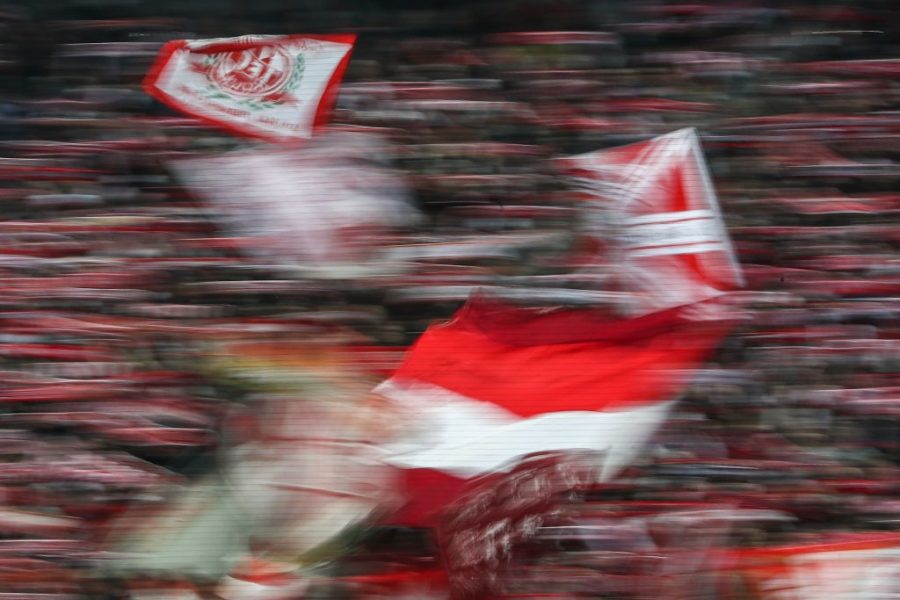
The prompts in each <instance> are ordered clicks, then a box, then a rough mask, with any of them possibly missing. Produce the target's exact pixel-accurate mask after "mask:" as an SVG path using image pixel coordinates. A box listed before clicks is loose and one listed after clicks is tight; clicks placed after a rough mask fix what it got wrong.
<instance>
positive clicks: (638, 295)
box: [564, 129, 743, 314]
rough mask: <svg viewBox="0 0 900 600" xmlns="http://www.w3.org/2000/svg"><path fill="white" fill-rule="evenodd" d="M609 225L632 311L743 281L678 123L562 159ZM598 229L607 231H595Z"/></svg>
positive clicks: (689, 137) (689, 133) (701, 165)
mask: <svg viewBox="0 0 900 600" xmlns="http://www.w3.org/2000/svg"><path fill="white" fill-rule="evenodd" d="M564 164H565V165H566V167H567V169H569V170H570V171H571V172H573V173H575V174H577V175H578V176H579V177H580V179H581V181H582V183H584V184H586V185H587V187H588V189H589V190H590V191H591V192H593V193H592V201H593V202H592V204H593V205H594V206H592V208H600V207H602V209H603V210H604V211H605V214H606V215H608V216H610V217H611V218H612V220H613V223H614V226H615V227H616V230H617V233H616V235H615V238H616V243H615V244H614V248H615V249H614V251H613V254H612V255H611V256H609V257H607V258H608V259H609V260H610V261H611V262H612V264H613V268H614V269H615V270H616V273H617V276H618V279H619V281H620V283H621V285H622V286H623V287H624V288H625V289H626V290H627V291H629V292H632V293H634V295H635V296H634V301H633V303H632V307H631V309H632V312H633V314H645V313H649V312H652V311H656V310H664V309H668V308H672V307H675V306H681V305H686V304H690V303H693V302H700V301H703V300H706V299H709V298H714V297H716V296H719V295H721V294H723V293H725V292H727V291H730V290H733V289H736V288H740V287H742V286H743V278H742V275H741V272H740V267H739V265H738V262H737V259H736V258H735V254H734V250H733V248H732V246H731V242H730V240H729V237H728V233H727V230H726V228H725V225H724V222H723V220H722V216H721V213H720V211H719V206H718V201H717V200H716V194H715V190H714V189H713V186H712V182H711V181H710V177H709V173H708V171H707V167H706V162H705V161H704V158H703V154H702V151H701V148H700V142H699V140H698V138H697V134H696V132H695V130H693V129H682V130H679V131H675V132H673V133H670V134H667V135H664V136H660V137H657V138H654V139H651V140H648V141H645V142H640V143H636V144H630V145H627V146H622V147H617V148H612V149H608V150H600V151H597V152H591V153H589V154H582V155H578V156H574V157H570V158H568V159H565V161H564ZM601 235H608V231H606V230H604V231H602V233H601Z"/></svg>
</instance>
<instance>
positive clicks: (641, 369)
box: [377, 298, 729, 518]
mask: <svg viewBox="0 0 900 600" xmlns="http://www.w3.org/2000/svg"><path fill="white" fill-rule="evenodd" d="M728 329H729V326H728V325H727V324H726V322H725V321H722V320H718V321H710V320H703V321H697V320H692V314H691V311H690V310H689V308H675V309H671V310H668V311H661V312H657V313H654V314H652V315H646V316H642V317H638V318H632V319H624V320H622V319H614V318H611V317H609V316H607V315H605V314H604V313H602V312H600V311H598V310H594V309H589V310H584V309H559V310H554V311H550V312H546V311H543V310H538V309H530V308H518V307H513V306H510V305H506V304H502V303H499V302H497V301H493V300H490V301H489V300H484V299H478V298H475V299H473V300H471V301H470V302H469V303H468V304H467V305H466V306H465V307H464V308H463V309H461V310H460V312H459V313H457V315H456V316H455V317H454V318H453V320H452V321H450V322H449V323H446V324H440V325H435V326H432V327H431V328H429V329H428V331H426V332H425V333H424V334H423V335H422V337H421V338H420V339H419V340H418V342H416V344H415V345H414V346H413V347H412V349H411V350H410V352H409V354H408V355H407V357H406V360H405V361H404V362H403V364H402V365H401V366H400V367H399V368H398V369H397V371H396V372H395V373H394V375H393V376H392V377H391V378H390V379H389V380H388V381H387V382H385V383H383V384H382V385H381V386H379V388H378V389H377V391H378V392H379V393H381V394H382V395H385V396H387V397H389V398H390V399H391V400H393V401H394V402H396V403H398V404H399V405H400V407H402V409H403V410H405V411H406V412H407V413H408V414H410V415H411V416H412V419H411V420H412V421H413V422H414V423H416V424H417V432H416V433H417V435H410V436H407V437H406V438H405V439H404V440H403V443H402V444H396V445H395V446H393V447H392V448H390V455H389V457H388V462H390V463H391V464H393V465H395V466H397V467H401V468H402V469H403V470H405V471H406V473H407V475H409V476H410V477H411V478H413V479H417V480H421V481H423V482H424V481H427V480H433V481H440V482H441V485H445V484H447V483H448V482H449V481H450V480H456V481H467V480H471V479H473V478H476V477H480V476H483V475H485V474H487V473H492V472H496V471H498V470H503V469H506V468H508V467H509V465H511V464H513V463H514V461H515V460H516V459H518V458H520V457H524V456H528V455H534V454H539V453H546V452H554V451H557V452H558V451H593V452H597V453H602V454H603V458H604V459H603V465H602V472H601V474H600V476H601V479H603V480H607V479H609V478H611V477H613V476H614V475H615V474H616V473H618V472H619V471H620V470H621V469H622V468H623V467H624V466H626V465H627V464H628V463H630V462H631V461H632V460H634V459H635V457H636V455H637V454H638V452H639V451H640V450H641V448H642V447H643V445H644V443H645V441H646V440H647V438H648V437H649V436H650V435H651V434H652V433H653V432H654V431H655V429H656V428H657V426H658V425H659V424H660V423H661V422H662V421H663V420H664V419H665V418H666V415H667V414H668V412H669V410H670V408H671V406H672V404H673V403H674V401H675V400H676V398H677V397H678V396H679V394H681V393H682V392H683V391H684V389H685V386H686V385H687V383H688V377H689V376H690V373H691V371H692V370H693V369H695V368H697V367H698V366H699V365H700V364H702V362H703V361H704V360H705V359H706V358H707V356H708V355H709V354H710V353H711V351H713V350H714V349H715V347H716V346H717V344H718V342H719V341H720V339H721V338H722V337H723V336H724V335H725V333H726V332H727V331H728ZM423 487H425V486H423ZM413 500H414V501H416V502H419V503H420V505H419V506H417V507H416V509H415V510H414V511H413V512H414V513H415V514H416V515H417V517H416V518H418V517H419V516H424V515H427V514H428V513H429V512H431V511H438V510H440V508H441V507H440V505H441V504H442V503H443V502H445V501H447V500H449V498H448V497H447V496H446V494H444V493H443V492H442V495H440V496H437V497H425V496H420V497H418V498H413ZM423 503H424V504H423Z"/></svg>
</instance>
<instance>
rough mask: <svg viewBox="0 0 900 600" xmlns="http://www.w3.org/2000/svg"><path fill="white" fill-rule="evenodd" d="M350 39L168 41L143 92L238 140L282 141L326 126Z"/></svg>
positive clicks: (352, 38)
mask: <svg viewBox="0 0 900 600" xmlns="http://www.w3.org/2000/svg"><path fill="white" fill-rule="evenodd" d="M355 41H356V36H355V35H349V34H347V35H343V34H342V35H286V36H262V35H251V36H242V37H236V38H219V39H210V40H175V41H172V42H169V43H167V44H166V45H165V46H163V49H162V51H161V53H160V56H159V58H158V59H157V62H156V64H155V65H154V66H153V68H152V69H151V70H150V73H149V74H148V75H147V78H146V79H145V81H144V89H145V90H146V91H147V93H148V94H150V95H151V96H153V97H155V98H156V99H158V100H160V101H161V102H164V103H166V104H168V105H169V106H171V107H173V108H175V109H176V110H180V111H182V112H185V113H187V114H189V115H192V116H194V117H197V118H199V119H202V120H204V121H208V122H210V123H212V124H214V125H217V126H219V127H223V128H225V129H228V130H229V131H232V132H235V133H237V134H239V135H246V136H250V137H258V138H263V139H266V140H269V141H276V142H288V141H292V140H297V139H304V138H308V137H311V136H312V134H313V131H314V129H315V128H317V127H318V126H320V125H323V124H325V123H327V121H328V119H329V117H330V111H331V108H332V107H333V106H334V102H335V100H336V98H337V89H338V85H339V84H340V81H341V78H342V77H343V75H344V71H345V70H346V68H347V63H348V62H349V60H350V53H351V51H352V50H353V45H354V43H355Z"/></svg>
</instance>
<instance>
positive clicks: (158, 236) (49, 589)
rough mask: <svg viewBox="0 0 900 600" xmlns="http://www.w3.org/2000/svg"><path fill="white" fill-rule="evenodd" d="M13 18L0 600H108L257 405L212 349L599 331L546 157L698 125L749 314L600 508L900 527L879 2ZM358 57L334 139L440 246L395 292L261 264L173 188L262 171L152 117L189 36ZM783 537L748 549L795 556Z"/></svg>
mask: <svg viewBox="0 0 900 600" xmlns="http://www.w3.org/2000/svg"><path fill="white" fill-rule="evenodd" d="M22 4H23V5H21V6H8V7H7V9H5V10H4V11H2V13H0V18H2V21H0V90H2V91H0V197H2V202H3V207H4V211H3V215H2V216H0V282H2V284H0V381H2V384H0V402H2V405H0V408H2V410H0V592H2V593H0V598H2V597H3V596H4V594H5V593H6V592H9V593H13V592H15V593H20V594H38V593H41V594H57V595H59V597H73V598H82V597H85V598H86V597H99V596H94V595H92V594H100V592H97V591H91V590H92V589H93V588H91V585H94V584H95V583H96V582H94V581H93V580H92V579H91V577H89V576H88V575H87V573H89V572H90V567H91V566H92V565H93V564H94V562H95V561H96V560H97V558H98V557H99V556H100V552H101V551H102V549H103V539H104V535H105V531H106V529H105V527H106V524H107V523H109V522H110V520H111V519H113V518H114V517H115V516H116V515H117V514H119V513H120V512H121V511H123V510H124V509H125V508H126V507H128V506H134V504H135V503H147V504H148V505H152V504H153V503H155V502H158V501H159V498H161V497H162V494H163V491H164V490H165V489H166V487H167V486H171V485H177V483H178V482H179V481H184V480H185V479H190V478H192V477H196V476H198V475H199V474H202V473H204V472H206V471H208V470H210V469H213V468H215V460H214V458H212V457H213V456H214V454H215V449H216V448H217V446H218V445H219V444H221V443H222V439H221V435H220V432H221V431H222V419H223V417H224V416H225V415H226V414H227V408H228V405H229V403H230V402H232V401H234V400H235V399H234V398H233V397H231V396H230V395H229V388H227V386H223V385H219V382H217V381H215V380H211V379H210V378H209V377H208V376H207V375H206V374H205V372H204V369H203V368H202V364H201V361H200V354H201V352H200V349H201V348H202V347H203V345H204V344H205V343H208V342H209V341H210V340H219V339H232V338H240V337H245V336H247V335H248V332H251V333H252V334H253V335H256V334H257V333H261V334H263V335H272V336H277V337H285V338H290V337H293V338H296V337H302V336H316V335H320V334H321V332H323V331H326V330H327V331H328V332H333V331H334V330H335V329H341V330H342V331H343V330H352V331H353V332H354V333H353V335H354V338H353V339H354V340H355V341H356V342H358V343H359V344H360V345H361V346H365V347H366V348H368V349H369V351H368V352H367V353H366V354H365V356H367V357H369V358H367V359H366V361H365V365H366V366H367V367H369V368H371V369H372V370H374V371H376V372H381V373H384V372H387V371H388V370H389V369H390V365H391V364H392V361H395V360H396V356H397V353H398V352H399V349H402V348H403V347H404V346H406V345H407V344H409V343H410V342H411V341H412V340H414V339H415V338H416V336H417V335H418V334H420V333H421V332H422V331H423V330H424V328H425V326H426V325H427V324H428V323H429V322H431V321H433V320H435V319H440V318H444V317H446V316H448V315H450V314H452V311H453V310H454V309H455V308H456V307H458V306H459V305H460V304H461V302H462V301H463V300H464V299H465V298H466V296H467V295H468V294H469V292H470V291H471V290H472V289H475V288H477V287H479V286H499V287H503V288H504V289H507V290H517V291H518V292H519V293H520V294H521V296H522V297H526V298H528V299H529V301H533V302H542V303H550V304H554V303H563V304H564V303H571V302H585V301H591V299H593V298H595V296H592V295H590V294H586V292H598V291H602V290H603V281H602V279H603V278H602V277H600V278H599V279H598V277H597V274H596V273H592V274H591V275H590V276H588V275H583V274H580V273H582V272H581V271H579V270H578V267H579V266H581V264H580V262H579V261H580V260H581V259H582V257H583V250H584V248H582V247H581V246H580V243H581V242H580V239H579V236H578V231H579V227H580V223H579V219H580V218H581V216H582V210H581V208H582V203H583V197H582V196H581V195H580V194H579V192H578V190H576V189H575V188H574V187H573V186H572V184H571V182H568V181H566V179H565V178H564V177H563V176H561V175H560V173H559V172H558V171H557V170H556V169H555V166H554V161H553V159H554V158H558V157H561V156H567V155H572V154H576V153H581V152H588V151H592V150H597V149H601V148H608V147H612V146H616V145H621V144H625V143H629V142H633V141H639V140H643V139H647V138H649V137H652V136H656V135H660V134H664V133H668V132H670V131H672V130H675V129H679V128H682V127H696V128H697V129H698V131H699V134H700V136H701V139H702V143H703V147H704V151H705V153H706V155H707V159H708V161H709V165H710V168H711V172H712V177H713V180H714V182H715V185H716V188H717V191H718V195H719V199H720V202H721V205H722V210H723V213H724V215H725V219H726V221H727V224H728V226H729V231H730V233H731V235H732V238H733V240H734V242H735V245H736V250H737V254H738V256H739V258H740V260H741V263H742V265H743V269H744V272H745V275H746V277H747V280H748V293H747V298H748V302H749V303H750V306H751V308H753V309H754V310H755V311H756V312H755V315H756V316H755V319H754V320H753V321H752V322H751V323H750V324H748V325H746V326H744V327H742V329H741V330H740V331H738V332H736V333H735V334H734V335H733V336H731V338H730V339H729V341H728V342H727V344H726V346H725V348H723V350H722V352H720V354H719V355H718V356H717V358H716V361H715V362H714V363H713V364H711V365H709V368H708V369H706V370H704V371H703V372H702V373H700V374H699V377H698V380H697V383H696V384H695V386H694V387H693V388H692V390H691V392H690V394H689V395H688V397H687V398H686V399H685V400H684V401H683V402H682V403H681V405H680V409H679V410H678V412H677V414H676V415H674V417H673V418H672V419H671V420H670V422H669V423H668V424H667V425H666V427H665V428H664V430H663V431H662V432H661V433H660V435H659V436H658V438H657V440H656V442H655V443H654V445H653V447H652V448H651V450H650V452H649V453H648V454H647V456H645V458H644V459H643V460H642V462H641V463H640V464H638V465H637V466H635V468H634V469H632V470H631V471H629V472H628V473H627V474H626V476H625V477H623V478H622V479H621V481H619V482H617V483H616V484H615V485H614V486H612V487H611V488H607V489H605V490H598V491H596V492H594V493H593V494H592V495H591V499H592V502H593V505H592V506H593V508H591V509H590V510H592V511H595V512H602V513H603V515H605V516H607V517H608V516H609V515H610V514H615V512H616V510H625V508H627V507H628V506H631V507H632V508H634V506H636V505H637V504H641V503H643V504H644V505H646V506H650V505H653V504H654V503H656V504H657V505H662V504H665V503H669V504H670V505H671V504H672V503H685V504H690V503H718V504H723V505H725V504H727V505H730V506H741V507H744V508H753V509H765V510H769V511H777V512H778V513H779V514H781V515H787V516H788V517H789V521H788V522H789V525H784V521H783V520H777V521H778V523H779V527H778V529H779V535H784V534H785V531H787V532H788V533H789V534H790V535H794V536H798V535H801V534H802V535H805V536H807V538H805V539H812V538H810V537H808V536H823V535H825V534H826V533H835V532H853V531H856V532H858V531H876V530H880V531H884V530H892V529H896V528H897V526H898V523H900V501H898V500H897V494H898V492H900V472H898V470H897V468H898V456H900V378H898V373H900V369H898V367H900V324H898V316H900V304H898V299H900V258H898V255H897V253H896V250H897V246H898V245H900V234H898V231H900V229H898V228H897V221H896V220H897V218H898V215H900V194H898V193H897V191H896V186H897V182H898V179H900V167H898V164H897V162H896V156H897V154H898V152H900V112H897V111H898V108H900V106H898V100H900V84H898V75H900V58H896V59H894V56H900V54H898V52H900V48H898V42H900V38H898V31H900V30H898V27H897V26H898V16H897V15H898V13H897V11H896V10H893V8H892V6H891V3H890V2H856V3H845V2H844V3H842V2H801V1H799V0H795V1H792V2H778V3H774V2H773V3H763V2H759V1H755V0H748V1H746V2H740V3H723V2H695V3H674V2H671V3H670V2H662V1H657V0H652V1H651V0H635V1H633V2H627V3H624V2H613V1H594V2H578V1H576V0H570V1H563V0H555V1H549V2H540V1H537V0H535V1H532V2H516V1H511V0H485V1H483V2H477V3H475V2H458V3H449V2H446V3H443V2H441V3H438V2H435V3H419V2H401V1H390V2H388V1H385V2H376V1H375V0H371V1H368V2H366V1H363V0H359V1H355V0H347V1H344V2H313V1H306V2H295V3H290V4H291V5H292V7H291V8H290V9H285V8H284V6H282V5H283V4H284V3H283V2H269V1H266V0H254V1H253V2H238V1H234V2H215V3H213V2H197V3H168V2H161V1H157V2H146V3H140V2H137V1H135V2H126V1H115V0H93V1H88V0H85V1H83V2H64V1H59V2H49V1H48V2H34V3H27V6H25V5H24V4H25V3H22ZM344 31H349V32H356V33H359V34H360V38H359V42H358V45H357V48H356V50H355V52H354V55H353V59H352V62H351V67H350V69H349V70H348V73H347V76H346V79H345V82H344V84H343V87H342V92H341V95H340V98H339V100H338V104H337V107H336V110H335V112H334V122H335V123H336V124H337V125H339V126H341V127H345V128H348V129H355V130H360V131H367V132H374V133H377V134H379V135H381V136H383V137H384V139H386V140H388V142H389V145H388V146H387V148H388V149H387V150H386V156H380V157H378V158H379V159H385V160H387V161H389V162H390V163H391V164H393V165H394V166H395V167H397V168H398V169H400V170H401V171H402V172H403V174H404V176H405V177H406V179H407V180H408V182H409V183H410V185H411V187H412V189H413V192H414V199H415V203H416V205H417V207H418V208H419V210H420V211H421V212H422V213H423V214H424V215H425V218H424V220H422V221H420V222H419V224H418V225H416V226H415V227H414V228H410V229H408V230H405V231H402V232H399V233H398V238H397V240H398V241H397V242H396V244H397V245H398V247H405V248H407V249H408V252H406V253H405V254H404V256H405V257H406V260H408V261H409V263H410V264H411V265H412V267H413V268H411V269H409V270H407V272H406V273H405V274H404V275H403V276H402V277H381V278H375V279H367V280H321V279H304V278H293V277H288V276H285V275H284V274H283V273H281V272H279V271H277V270H273V269H271V268H270V267H269V265H267V264H265V262H264V261H260V260H257V259H254V257H253V255H248V254H245V253H243V252H242V251H241V250H242V247H241V244H240V243H239V241H240V240H236V239H232V238H229V237H228V236H227V235H226V234H224V233H223V232H222V231H221V230H220V228H219V225H218V222H217V220H216V218H215V214H214V211H213V210H212V209H211V208H210V206H208V205H207V204H205V203H204V202H203V201H201V200H199V199H198V198H195V197H192V196H191V195H190V194H189V193H188V192H187V191H186V190H185V189H184V188H183V187H182V186H181V185H180V184H179V181H178V180H177V178H176V177H174V175H173V173H172V171H171V170H170V169H169V168H168V165H169V163H170V161H173V160H177V159H181V158H185V157H191V156H197V155H208V154H214V153H217V152H221V151H224V150H228V149H232V148H235V147H240V146H242V145H246V144H249V143H251V142H249V141H248V140H240V139H236V138H234V137H232V136H230V135H229V134H226V133H223V132H219V131H217V130H214V129H211V128H208V127H206V126H204V125H202V124H199V123H197V122H195V121H193V120H191V119H190V118H187V117H184V116H182V115H177V114H174V113H172V112H170V111H169V110H168V109H166V108H164V107H162V106H160V105H158V104H157V103H155V102H154V101H153V100H152V99H151V98H150V97H149V96H147V95H146V94H145V93H144V92H143V91H142V90H141V89H140V82H141V79H142V77H143V75H144V73H145V72H146V70H147V68H148V66H149V64H150V62H151V61H152V60H153V58H154V57H155V55H156V53H157V51H158V50H159V47H160V45H161V44H162V43H163V42H164V41H166V40H169V39H179V38H191V37H224V36H228V35H240V34H248V33H297V32H304V33H318V32H344ZM523 32H525V33H523ZM573 32H575V33H573ZM614 271H615V265H608V267H607V272H608V273H614ZM373 348H376V349H377V348H381V351H378V352H376V351H374V350H372V349H373ZM583 510H588V509H583ZM648 510H649V509H648ZM769 524H770V523H767V524H766V527H763V526H762V525H759V526H756V525H755V526H754V527H750V528H747V531H744V532H743V538H742V541H741V543H745V544H749V545H755V546H760V545H765V544H771V543H776V542H778V541H779V540H781V539H782V538H777V539H776V537H773V536H774V534H771V532H770V529H771V528H768V525H769ZM792 539H798V538H796V537H795V538H792ZM632 541H633V540H632ZM610 593H612V592H610ZM16 597H17V598H19V597H22V598H24V597H25V596H16ZM34 597H35V598H36V597H38V596H34ZM40 597H42V598H49V597H51V596H40ZM53 597H56V596H53Z"/></svg>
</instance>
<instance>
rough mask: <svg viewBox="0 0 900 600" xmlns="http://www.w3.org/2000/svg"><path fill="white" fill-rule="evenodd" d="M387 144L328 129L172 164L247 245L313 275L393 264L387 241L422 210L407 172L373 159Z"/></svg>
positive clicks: (355, 273)
mask: <svg viewBox="0 0 900 600" xmlns="http://www.w3.org/2000/svg"><path fill="white" fill-rule="evenodd" d="M386 151H387V148H386V145H385V144H384V143H383V142H382V141H381V139H380V138H378V137H377V136H373V135H369V134H361V133H338V132H333V131H331V132H328V133H326V134H324V135H321V136H318V137H317V138H316V139H314V140H311V141H310V142H308V143H307V144H304V146H303V147H301V148H285V147H277V148H266V149H253V150H242V151H237V152H230V153H226V154H224V155H220V156H213V157H201V158H191V159H186V160H181V161H178V162H176V163H174V164H173V165H172V168H173V170H174V171H175V172H176V173H177V175H178V177H179V179H181V181H182V182H184V184H185V185H186V186H187V187H189V188H190V189H191V190H192V191H194V192H195V193H196V194H197V195H198V196H199V197H202V198H204V199H205V200H207V201H208V202H209V204H210V206H211V207H212V208H213V209H214V210H215V214H216V216H217V219H218V221H219V223H220V224H221V225H222V226H223V227H224V229H225V230H226V231H227V233H229V234H230V235H231V236H234V237H236V238H237V239H236V240H235V241H237V242H239V243H240V244H241V247H242V248H243V249H244V251H247V252H253V253H256V254H257V255H262V256H263V257H265V258H266V259H267V260H269V261H271V264H273V265H277V266H280V267H282V268H284V269H286V270H288V271H290V272H297V271H298V270H300V271H302V272H303V274H304V275H305V276H309V277H317V278H340V277H348V278H353V277H363V276H368V275H371V274H375V273H382V272H383V270H384V269H391V268H395V267H396V264H395V263H396V262H397V261H392V259H391V258H390V257H389V256H388V249H387V248H386V246H385V244H384V243H383V240H384V239H385V237H386V236H387V234H388V233H390V232H391V231H393V230H394V228H398V227H405V226H408V225H411V224H414V223H415V222H416V221H417V219H418V216H419V215H418V212H417V211H416V210H415V208H414V207H413V206H412V204H411V203H410V202H409V194H408V190H407V187H406V184H405V181H404V180H403V178H402V177H401V176H399V175H398V174H397V173H396V172H394V171H392V170H390V169H388V168H386V167H385V166H383V165H380V164H378V163H377V162H374V161H373V160H372V157H376V156H381V155H383V154H382V153H384V152H386Z"/></svg>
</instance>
